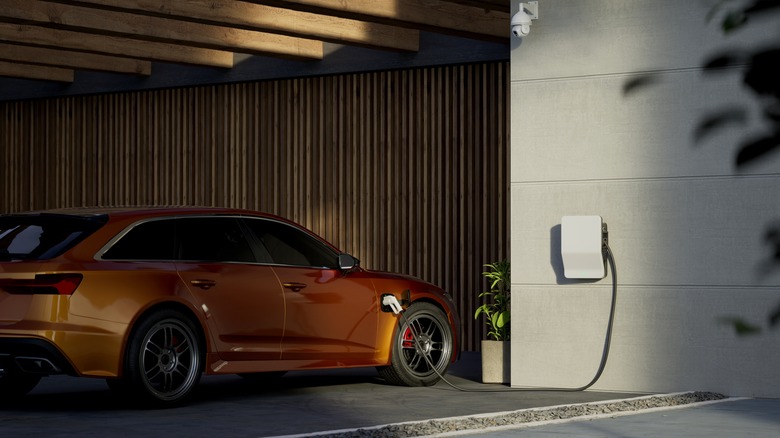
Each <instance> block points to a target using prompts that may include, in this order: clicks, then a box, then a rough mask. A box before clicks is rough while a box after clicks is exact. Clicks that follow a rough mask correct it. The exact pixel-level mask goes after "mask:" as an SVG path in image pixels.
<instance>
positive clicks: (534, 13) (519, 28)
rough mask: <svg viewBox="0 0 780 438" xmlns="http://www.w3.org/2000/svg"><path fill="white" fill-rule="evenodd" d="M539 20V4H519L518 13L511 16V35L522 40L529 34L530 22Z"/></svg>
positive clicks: (535, 2) (536, 2)
mask: <svg viewBox="0 0 780 438" xmlns="http://www.w3.org/2000/svg"><path fill="white" fill-rule="evenodd" d="M537 18H539V2H538V1H534V2H527V3H520V11H519V12H518V13H516V14H515V15H513V16H512V20H511V21H510V23H509V24H510V25H511V26H512V35H514V36H516V37H518V38H522V37H524V36H528V34H529V33H531V20H536V19H537Z"/></svg>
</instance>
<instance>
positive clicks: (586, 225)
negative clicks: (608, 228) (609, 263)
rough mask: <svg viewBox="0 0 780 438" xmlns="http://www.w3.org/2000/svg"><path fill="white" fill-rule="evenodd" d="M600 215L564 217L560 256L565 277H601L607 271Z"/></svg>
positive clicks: (562, 219) (562, 220)
mask: <svg viewBox="0 0 780 438" xmlns="http://www.w3.org/2000/svg"><path fill="white" fill-rule="evenodd" d="M602 226H603V221H602V220H601V216H564V217H562V218H561V257H562V258H563V275H564V276H565V277H566V278H581V279H598V278H604V277H605V276H606V275H607V268H606V264H605V258H604V252H603V250H602V248H603V242H602V235H603V232H602V230H603V227H602Z"/></svg>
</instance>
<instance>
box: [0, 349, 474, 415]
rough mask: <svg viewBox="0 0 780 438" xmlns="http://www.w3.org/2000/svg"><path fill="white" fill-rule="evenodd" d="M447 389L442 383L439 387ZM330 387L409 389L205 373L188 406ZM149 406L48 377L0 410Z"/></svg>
mask: <svg viewBox="0 0 780 438" xmlns="http://www.w3.org/2000/svg"><path fill="white" fill-rule="evenodd" d="M472 362H473V361H459V362H456V363H455V364H453V365H452V366H451V367H450V370H449V372H448V373H447V375H446V376H445V377H446V378H450V379H452V378H454V379H455V380H457V381H458V382H461V383H462V382H465V383H467V384H468V383H475V384H476V383H477V382H478V381H479V377H478V375H479V370H478V369H475V368H474V364H473V363H472ZM443 385H444V384H443V383H439V385H437V387H438V386H443ZM329 387H330V388H332V389H333V391H337V392H340V393H343V394H352V395H353V396H354V395H356V394H358V393H367V394H371V393H375V392H377V391H381V392H383V393H388V394H394V393H396V392H397V391H403V387H396V386H394V385H391V384H389V383H387V382H386V381H384V380H383V379H382V378H380V377H379V375H378V373H377V371H376V369H374V368H349V369H337V370H312V371H293V372H288V373H287V374H285V375H284V376H283V377H275V378H274V377H270V378H259V379H254V378H243V377H240V376H237V375H224V376H213V375H204V376H203V377H202V378H201V381H200V384H199V385H198V387H197V389H196V391H195V392H194V394H193V395H192V397H191V399H190V400H188V401H187V402H186V403H185V404H184V405H183V407H186V406H203V405H207V404H210V403H218V402H235V403H241V402H244V401H247V400H254V399H261V400H277V399H280V398H288V399H289V398H293V397H306V396H309V395H311V394H312V393H315V392H322V391H328V390H329ZM148 408H149V407H147V406H144V405H143V404H138V403H136V402H134V401H133V400H130V399H128V398H126V397H124V396H123V395H122V394H120V393H116V392H114V391H111V390H110V389H109V388H108V385H107V384H106V383H105V381H104V380H103V379H92V378H76V377H70V376H51V377H45V378H43V379H41V382H40V383H39V384H38V386H37V387H36V388H35V389H34V390H33V391H32V392H31V393H30V394H28V395H26V396H25V397H20V398H16V399H14V400H8V399H5V400H0V411H5V412H13V411H24V412H35V411H37V412H99V411H122V410H138V409H141V410H143V409H148Z"/></svg>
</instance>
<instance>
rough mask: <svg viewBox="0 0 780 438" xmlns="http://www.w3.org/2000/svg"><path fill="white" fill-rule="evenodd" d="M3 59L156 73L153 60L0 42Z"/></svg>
mask: <svg viewBox="0 0 780 438" xmlns="http://www.w3.org/2000/svg"><path fill="white" fill-rule="evenodd" d="M0 60H4V61H12V62H20V63H23V64H31V65H42V66H48V67H64V68H72V69H76V70H94V71H105V72H111V73H126V74H136V75H142V76H149V75H151V74H152V63H151V62H149V61H142V60H139V59H131V58H120V57H117V56H107V55H97V54H92V53H83V52H71V51H68V50H57V49H49V48H46V47H35V46H21V45H17V44H5V43H0Z"/></svg>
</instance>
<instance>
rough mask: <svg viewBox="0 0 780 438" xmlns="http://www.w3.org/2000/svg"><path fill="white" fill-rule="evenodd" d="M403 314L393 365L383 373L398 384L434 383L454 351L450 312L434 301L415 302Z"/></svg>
mask: <svg viewBox="0 0 780 438" xmlns="http://www.w3.org/2000/svg"><path fill="white" fill-rule="evenodd" d="M403 316H404V317H402V318H399V327H398V330H397V331H396V332H395V334H394V335H393V345H392V352H391V355H392V358H391V362H390V365H389V366H386V367H380V368H379V374H380V376H381V377H383V378H384V379H385V380H387V381H388V382H390V383H392V384H394V385H405V386H430V385H433V384H435V383H436V382H438V381H439V380H440V379H441V376H442V375H444V373H446V372H447V368H448V367H449V365H450V361H451V360H452V354H453V351H452V350H453V336H452V329H451V328H450V325H449V323H448V322H447V316H446V315H445V314H444V312H442V310H441V309H439V308H438V307H436V306H435V305H433V304H430V303H414V304H412V305H411V306H409V308H408V309H407V310H406V311H405V312H404V313H403Z"/></svg>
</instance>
